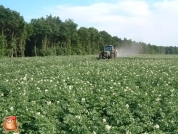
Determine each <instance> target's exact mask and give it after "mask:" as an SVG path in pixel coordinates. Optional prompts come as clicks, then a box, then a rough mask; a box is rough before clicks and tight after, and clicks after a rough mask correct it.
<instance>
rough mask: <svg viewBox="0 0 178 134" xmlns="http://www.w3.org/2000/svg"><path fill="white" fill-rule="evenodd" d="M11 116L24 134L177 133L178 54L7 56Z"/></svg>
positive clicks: (2, 90)
mask: <svg viewBox="0 0 178 134" xmlns="http://www.w3.org/2000/svg"><path fill="white" fill-rule="evenodd" d="M11 115H14V116H16V117H17V122H18V123H19V127H18V129H19V131H20V134H176V133H178V56H177V55H138V56H134V57H118V58H116V59H103V60H98V59H97V56H55V57H53V56H51V57H26V58H1V59H0V119H1V124H2V123H3V119H4V118H5V117H8V116H11ZM2 131H3V127H2V126H1V127H0V133H1V132H2ZM10 133H14V132H13V131H11V132H10Z"/></svg>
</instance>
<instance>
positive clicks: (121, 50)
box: [117, 44, 142, 57]
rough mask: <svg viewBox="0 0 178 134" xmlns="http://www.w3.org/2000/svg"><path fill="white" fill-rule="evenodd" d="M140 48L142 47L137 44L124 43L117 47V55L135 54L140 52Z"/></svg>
mask: <svg viewBox="0 0 178 134" xmlns="http://www.w3.org/2000/svg"><path fill="white" fill-rule="evenodd" d="M141 50H142V47H141V46H139V45H135V44H131V45H124V46H121V47H118V48H117V57H128V56H136V55H138V54H140V53H141Z"/></svg>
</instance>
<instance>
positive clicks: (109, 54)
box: [99, 45, 117, 59]
mask: <svg viewBox="0 0 178 134" xmlns="http://www.w3.org/2000/svg"><path fill="white" fill-rule="evenodd" d="M116 57H117V49H114V46H113V45H105V46H104V50H103V51H102V52H101V53H100V54H99V59H111V58H116Z"/></svg>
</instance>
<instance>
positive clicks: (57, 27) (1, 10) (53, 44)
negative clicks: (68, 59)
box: [0, 5, 178, 57]
mask: <svg viewBox="0 0 178 134" xmlns="http://www.w3.org/2000/svg"><path fill="white" fill-rule="evenodd" d="M107 44H112V45H114V46H115V47H117V48H120V47H129V46H134V47H136V48H137V47H138V48H139V53H141V54H178V47H172V46H170V47H163V46H156V45H151V44H146V43H143V42H135V41H132V40H131V39H126V38H124V39H123V40H122V39H121V38H119V37H117V36H111V35H110V34H109V33H108V32H107V31H98V30H97V29H96V28H94V27H90V28H86V27H80V28H78V25H77V24H76V23H75V22H73V20H71V19H66V20H65V21H62V20H61V19H60V18H59V17H58V16H52V15H47V16H46V17H41V18H37V19H31V21H30V22H29V23H27V22H25V21H24V18H23V16H21V15H20V13H18V12H17V11H14V10H11V9H9V8H5V7H4V6H3V5H0V57H4V56H8V57H24V56H48V55H89V54H98V53H99V52H100V51H101V50H102V49H103V46H104V45H107Z"/></svg>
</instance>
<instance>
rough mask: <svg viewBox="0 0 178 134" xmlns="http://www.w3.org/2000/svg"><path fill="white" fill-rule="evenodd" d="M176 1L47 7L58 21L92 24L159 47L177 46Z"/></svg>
mask: <svg viewBox="0 0 178 134" xmlns="http://www.w3.org/2000/svg"><path fill="white" fill-rule="evenodd" d="M177 9H178V1H177V0H170V1H168V0H164V1H161V2H155V3H147V2H146V1H143V0H142V1H141V0H118V1H115V2H112V3H109V2H98V3H93V4H91V5H88V6H71V5H59V6H56V7H52V8H48V9H47V12H50V13H51V14H52V15H54V16H59V17H60V18H61V19H62V20H65V19H68V18H70V19H72V20H74V22H75V23H77V24H78V25H79V27H81V26H84V27H95V28H97V29H98V30H99V31H101V30H105V31H107V32H108V33H109V34H111V35H112V36H118V37H119V38H127V39H132V40H135V41H137V42H139V41H141V42H145V43H151V44H154V45H160V46H170V45H172V46H178V41H177V39H176V38H177V37H176V35H178V26H177V24H178V10H177Z"/></svg>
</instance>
